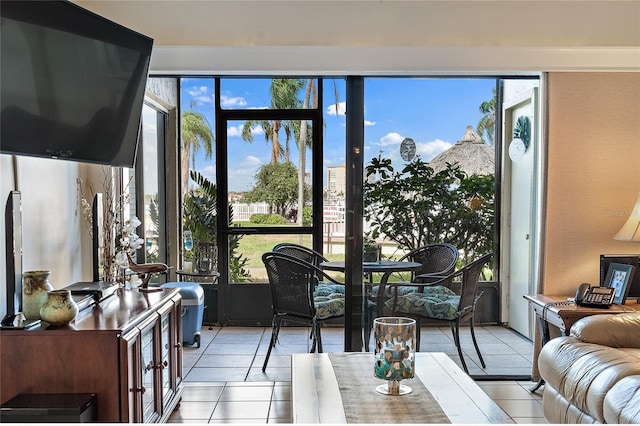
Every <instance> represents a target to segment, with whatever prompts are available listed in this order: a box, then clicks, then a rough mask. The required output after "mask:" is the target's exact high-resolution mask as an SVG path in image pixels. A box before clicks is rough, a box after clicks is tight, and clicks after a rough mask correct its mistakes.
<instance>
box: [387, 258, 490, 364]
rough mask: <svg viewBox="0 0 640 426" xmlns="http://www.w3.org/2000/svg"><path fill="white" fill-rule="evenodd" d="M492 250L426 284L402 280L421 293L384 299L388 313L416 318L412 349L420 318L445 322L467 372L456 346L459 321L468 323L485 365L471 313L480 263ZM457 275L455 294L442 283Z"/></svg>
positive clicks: (477, 295)
mask: <svg viewBox="0 0 640 426" xmlns="http://www.w3.org/2000/svg"><path fill="white" fill-rule="evenodd" d="M492 256H493V254H492V253H489V254H485V255H484V256H481V257H480V258H478V259H476V260H474V261H473V262H470V263H468V264H467V265H465V266H464V267H463V268H461V269H459V270H457V271H455V272H453V273H452V274H449V275H447V276H445V277H442V278H440V279H438V280H436V281H434V282H431V283H429V284H426V285H425V284H424V283H411V284H407V283H403V284H402V285H403V286H404V285H409V286H415V287H419V286H421V285H422V286H424V289H423V291H422V292H417V291H416V292H413V293H407V294H403V295H401V294H399V293H396V295H395V296H394V297H393V299H390V300H388V301H387V302H386V305H387V307H389V308H391V311H392V315H398V314H399V315H406V316H409V317H412V318H415V320H416V327H417V329H418V333H417V336H416V349H417V350H420V319H421V318H427V319H430V320H435V321H443V322H448V323H449V326H450V327H451V332H452V334H453V341H454V343H455V345H456V348H457V349H458V355H459V356H460V361H461V363H462V367H463V368H464V371H465V372H466V373H467V374H468V373H469V370H468V369H467V364H466V363H465V361H464V357H463V356H462V348H461V347H460V323H461V322H463V321H468V322H469V330H470V331H471V338H472V340H473V345H474V346H475V349H476V353H477V354H478V358H479V359H480V363H481V364H482V368H485V367H486V365H485V363H484V359H483V358H482V354H481V353H480V348H479V347H478V342H477V341H476V335H475V332H474V328H473V326H474V313H475V308H476V303H477V302H478V299H479V298H480V296H482V292H481V293H480V294H477V293H478V283H479V281H480V274H481V272H482V268H483V267H484V265H485V264H486V263H487V262H489V260H490V259H491V257H492ZM458 277H461V280H460V283H461V285H460V294H456V293H455V292H454V291H453V290H451V289H450V288H448V287H446V286H445V285H444V284H447V283H451V282H453V281H454V279H455V278H458ZM395 285H396V284H395V283H390V284H389V286H395Z"/></svg>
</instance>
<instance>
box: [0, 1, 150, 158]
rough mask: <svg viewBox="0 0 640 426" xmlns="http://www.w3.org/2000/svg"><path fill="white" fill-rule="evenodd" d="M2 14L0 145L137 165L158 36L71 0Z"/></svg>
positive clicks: (22, 5) (22, 4)
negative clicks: (139, 31) (153, 37)
mask: <svg viewBox="0 0 640 426" xmlns="http://www.w3.org/2000/svg"><path fill="white" fill-rule="evenodd" d="M0 18H1V24H2V29H1V31H2V32H1V35H0V43H1V46H0V47H1V48H0V55H1V58H0V67H1V69H0V72H1V74H0V79H1V80H0V109H1V111H0V152H2V153H5V154H18V155H29V156H37V157H48V158H59V159H66V160H72V161H81V162H89V163H99V164H107V165H112V166H124V167H133V166H134V163H135V158H136V151H137V145H138V133H139V130H140V116H141V113H142V105H143V102H144V91H145V86H146V81H147V75H148V72H149V61H150V59H151V49H152V45H153V40H152V39H151V38H149V37H147V36H144V35H142V34H139V33H137V32H135V31H132V30H130V29H128V28H125V27H123V26H122V25H119V24H117V23H115V22H112V21H109V20H107V19H105V18H103V17H101V16H99V15H96V14H94V13H93V12H90V11H88V10H86V9H83V8H81V7H79V6H77V5H75V4H73V3H70V2H68V1H59V0H50V1H7V0H2V2H1V3H0Z"/></svg>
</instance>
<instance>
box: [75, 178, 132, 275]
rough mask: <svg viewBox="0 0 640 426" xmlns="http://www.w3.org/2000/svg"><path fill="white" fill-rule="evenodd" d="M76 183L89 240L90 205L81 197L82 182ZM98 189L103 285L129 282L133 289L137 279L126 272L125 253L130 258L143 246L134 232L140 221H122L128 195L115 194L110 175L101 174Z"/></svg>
mask: <svg viewBox="0 0 640 426" xmlns="http://www.w3.org/2000/svg"><path fill="white" fill-rule="evenodd" d="M77 184H78V192H79V198H80V204H81V209H82V215H83V217H84V219H85V224H86V225H87V226H86V227H87V229H88V231H89V235H90V236H91V237H93V233H92V227H91V223H92V213H91V211H92V209H91V203H90V202H89V201H88V200H87V199H86V198H85V196H84V194H83V191H82V180H81V179H77ZM88 186H89V192H90V193H91V199H93V197H94V195H95V192H94V191H93V188H92V187H91V184H89V185H88ZM102 189H103V192H102V207H103V221H102V224H101V234H102V241H100V242H99V244H100V246H101V248H102V250H103V251H102V252H103V256H102V259H101V265H100V266H99V267H100V268H101V271H100V272H101V273H100V276H101V278H102V280H103V281H105V282H118V283H119V284H125V283H126V281H130V284H131V285H132V286H135V285H136V283H137V281H139V280H140V279H139V277H138V275H137V274H133V273H127V268H128V266H129V259H128V258H127V254H129V255H131V256H133V255H134V253H135V252H136V250H138V249H139V248H141V247H142V246H143V244H144V239H142V238H140V236H138V234H137V232H136V230H137V228H138V227H139V226H140V225H141V223H142V222H141V221H140V219H138V218H137V217H136V216H135V215H134V216H131V217H130V218H129V219H124V218H123V215H124V211H125V210H126V209H128V208H129V194H127V193H121V194H115V191H114V185H113V180H112V176H111V173H109V172H108V171H104V178H103V182H102Z"/></svg>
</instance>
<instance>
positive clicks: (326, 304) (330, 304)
mask: <svg viewBox="0 0 640 426" xmlns="http://www.w3.org/2000/svg"><path fill="white" fill-rule="evenodd" d="M314 293H315V292H314ZM313 304H314V305H315V307H316V319H319V320H321V319H326V318H330V317H338V316H341V315H344V294H342V293H331V294H328V295H326V296H315V295H314V297H313Z"/></svg>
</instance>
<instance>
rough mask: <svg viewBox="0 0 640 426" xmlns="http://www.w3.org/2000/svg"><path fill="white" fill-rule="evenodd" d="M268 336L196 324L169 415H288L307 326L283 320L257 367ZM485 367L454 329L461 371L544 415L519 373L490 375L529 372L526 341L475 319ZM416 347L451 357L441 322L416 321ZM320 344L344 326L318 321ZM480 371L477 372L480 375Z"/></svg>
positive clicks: (223, 418) (506, 400)
mask: <svg viewBox="0 0 640 426" xmlns="http://www.w3.org/2000/svg"><path fill="white" fill-rule="evenodd" d="M270 337H271V328H270V327H213V328H212V329H211V330H209V327H208V326H203V327H202V330H201V346H200V348H196V347H188V346H185V348H184V351H183V362H184V366H183V377H184V384H185V389H184V393H183V396H182V402H181V404H180V406H179V408H178V409H176V410H175V411H174V413H173V414H172V415H171V417H170V419H169V421H170V422H172V423H245V424H247V423H262V424H265V423H291V357H290V355H291V354H292V353H303V352H309V349H310V341H309V329H308V328H306V327H284V328H283V329H282V330H281V332H280V337H279V344H278V345H277V346H276V347H275V348H274V349H273V351H272V353H271V357H270V358H269V364H268V366H267V370H266V372H265V373H263V372H262V364H263V362H264V358H265V354H266V352H267V348H268V346H269V339H270ZM476 337H477V339H478V344H479V345H480V350H481V351H482V355H483V357H484V359H485V362H486V364H487V368H486V369H484V370H483V369H482V368H481V367H480V362H479V360H478V359H477V355H476V353H475V350H474V348H473V344H472V342H471V338H470V336H469V333H468V329H466V328H463V329H462V333H461V340H462V347H463V351H464V354H465V360H466V362H467V366H468V368H469V373H470V374H471V375H472V376H474V377H475V378H476V380H477V381H476V382H477V383H478V385H479V386H480V387H481V388H482V389H483V390H484V391H485V392H486V393H487V394H488V395H489V396H491V397H492V398H493V399H494V400H495V401H496V402H497V403H498V405H499V406H500V407H502V409H503V410H505V412H507V414H509V415H510V416H511V417H512V418H513V419H514V421H516V422H517V423H528V424H531V423H547V422H546V421H545V419H544V417H543V414H542V390H543V389H544V387H542V388H540V389H539V390H538V391H537V392H536V393H531V392H529V388H531V387H532V386H533V385H534V383H532V382H531V381H529V380H528V379H525V380H492V379H494V378H496V377H500V376H501V377H502V378H504V377H520V376H525V377H526V376H529V375H530V373H531V359H532V343H531V341H530V340H528V339H525V338H523V337H522V336H521V335H519V334H517V333H514V332H513V331H511V330H510V329H508V328H505V327H501V326H489V327H476ZM421 340H422V342H421V345H422V347H421V350H422V351H425V352H426V351H431V352H445V353H446V354H447V355H449V356H450V357H451V358H452V359H453V360H454V361H455V362H456V363H458V365H460V361H459V357H458V353H457V351H456V348H455V345H454V344H453V339H452V338H451V332H450V330H449V327H442V328H440V327H427V328H423V329H422V333H421ZM322 341H323V350H324V352H343V350H344V329H343V328H341V327H332V326H326V327H323V329H322ZM483 376H484V377H483Z"/></svg>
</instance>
